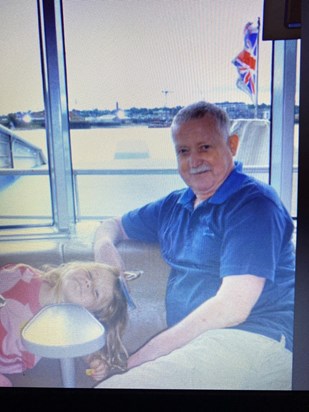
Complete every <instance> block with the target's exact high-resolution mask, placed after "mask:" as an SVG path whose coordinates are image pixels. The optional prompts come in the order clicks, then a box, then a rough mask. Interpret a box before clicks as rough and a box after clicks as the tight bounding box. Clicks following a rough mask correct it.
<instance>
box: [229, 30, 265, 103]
mask: <svg viewBox="0 0 309 412" xmlns="http://www.w3.org/2000/svg"><path fill="white" fill-rule="evenodd" d="M258 38H259V24H258V26H254V25H253V23H247V24H246V26H245V28H244V49H243V50H242V51H241V52H240V53H239V54H238V55H237V56H236V57H235V59H234V60H233V61H232V63H233V64H234V65H235V66H236V68H237V71H238V74H239V77H238V79H237V82H236V85H237V87H238V88H239V89H240V90H242V91H244V92H245V93H247V94H248V95H249V96H250V97H251V99H252V102H253V103H254V104H256V102H257V94H256V80H257V55H258Z"/></svg>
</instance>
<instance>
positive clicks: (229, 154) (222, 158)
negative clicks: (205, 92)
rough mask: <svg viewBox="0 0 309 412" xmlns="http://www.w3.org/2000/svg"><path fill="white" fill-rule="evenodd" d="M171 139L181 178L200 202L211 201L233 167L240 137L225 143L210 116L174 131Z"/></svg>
mask: <svg viewBox="0 0 309 412" xmlns="http://www.w3.org/2000/svg"><path fill="white" fill-rule="evenodd" d="M172 136H173V141H174V145H175V150H176V156H177V162H178V170H179V173H180V176H181V177H182V179H183V180H184V181H185V183H186V184H187V185H188V186H189V187H191V189H192V190H193V192H194V193H195V195H196V197H197V199H198V200H199V201H202V200H205V199H208V198H209V197H210V196H212V195H213V194H214V193H215V191H216V190H217V189H218V187H219V186H220V185H221V184H222V183H223V181H224V180H225V179H226V178H227V176H228V175H229V174H230V172H231V171H232V169H233V167H234V162H233V156H234V155H235V154H236V151H237V146H238V137H237V136H236V135H233V136H230V137H229V139H228V140H227V141H226V140H225V138H224V136H223V134H222V131H220V129H219V128H218V126H217V124H216V121H215V119H214V118H213V117H212V116H209V115H206V116H204V117H203V118H202V119H194V120H189V121H188V122H186V123H184V124H182V125H180V126H177V127H174V128H173V130H172Z"/></svg>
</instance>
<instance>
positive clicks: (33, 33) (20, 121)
mask: <svg viewBox="0 0 309 412" xmlns="http://www.w3.org/2000/svg"><path fill="white" fill-rule="evenodd" d="M0 22H1V23H0V33H1V36H0V43H1V67H0V74H1V75H0V90H1V101H0V106H1V109H0V168H1V175H0V225H1V226H2V227H3V226H4V227H10V226H24V225H48V224H52V204H51V194H50V181H49V174H48V166H47V159H48V153H47V142H46V133H45V129H44V112H43V110H44V99H43V92H42V80H41V67H40V66H41V65H40V44H39V35H38V34H39V33H38V18H37V4H36V1H35V0H29V1H27V2H23V3H21V2H20V1H18V0H12V1H10V2H2V4H1V14H0ZM13 173H14V174H13Z"/></svg>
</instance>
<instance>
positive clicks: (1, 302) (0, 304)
mask: <svg viewBox="0 0 309 412" xmlns="http://www.w3.org/2000/svg"><path fill="white" fill-rule="evenodd" d="M5 304H6V300H5V298H4V297H3V296H2V295H0V308H3V306H5Z"/></svg>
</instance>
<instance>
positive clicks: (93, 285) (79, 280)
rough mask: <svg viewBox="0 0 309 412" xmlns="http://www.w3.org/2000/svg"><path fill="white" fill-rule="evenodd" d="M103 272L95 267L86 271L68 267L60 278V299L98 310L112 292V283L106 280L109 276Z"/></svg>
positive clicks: (91, 309)
mask: <svg viewBox="0 0 309 412" xmlns="http://www.w3.org/2000/svg"><path fill="white" fill-rule="evenodd" d="M103 272H104V270H100V271H98V270H96V269H95V270H93V269H92V270H91V271H88V270H87V269H86V268H78V269H77V268H76V269H69V270H68V271H67V272H66V273H65V274H64V275H63V277H62V280H61V288H60V295H61V296H60V298H61V301H62V302H65V303H76V304H79V305H82V306H84V307H85V308H86V309H88V310H90V311H94V312H95V311H97V310H100V309H101V308H102V306H103V302H106V300H107V299H108V297H109V296H111V294H112V283H111V282H107V279H111V276H110V274H108V275H109V276H104V275H105V273H103ZM106 272H107V271H106ZM106 274H107V273H106Z"/></svg>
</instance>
